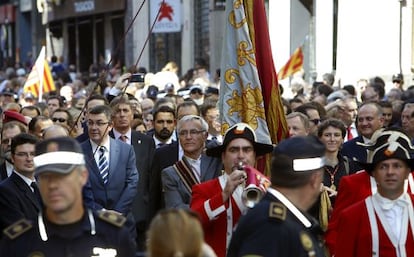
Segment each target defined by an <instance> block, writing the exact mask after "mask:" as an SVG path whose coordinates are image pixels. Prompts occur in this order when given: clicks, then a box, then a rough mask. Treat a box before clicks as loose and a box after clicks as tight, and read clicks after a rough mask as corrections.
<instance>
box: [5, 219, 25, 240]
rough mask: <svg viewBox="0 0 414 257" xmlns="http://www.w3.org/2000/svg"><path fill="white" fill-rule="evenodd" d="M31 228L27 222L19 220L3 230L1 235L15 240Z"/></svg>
mask: <svg viewBox="0 0 414 257" xmlns="http://www.w3.org/2000/svg"><path fill="white" fill-rule="evenodd" d="M31 228H32V223H31V222H30V221H29V220H26V219H21V220H19V221H16V222H15V223H13V224H11V225H10V226H8V227H7V228H5V229H4V230H3V233H4V234H5V235H6V236H7V237H8V238H10V239H15V238H17V237H18V236H20V235H22V234H23V233H25V232H26V231H28V230H29V229H31Z"/></svg>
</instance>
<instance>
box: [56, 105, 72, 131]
mask: <svg viewBox="0 0 414 257" xmlns="http://www.w3.org/2000/svg"><path fill="white" fill-rule="evenodd" d="M51 119H52V121H53V123H55V124H56V123H57V124H60V125H66V126H67V127H68V128H72V126H73V120H72V115H71V114H70V112H69V111H68V110H66V109H63V108H59V109H57V110H56V111H54V112H53V114H52V118H51Z"/></svg>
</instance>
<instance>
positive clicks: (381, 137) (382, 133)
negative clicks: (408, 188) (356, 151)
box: [358, 128, 414, 173]
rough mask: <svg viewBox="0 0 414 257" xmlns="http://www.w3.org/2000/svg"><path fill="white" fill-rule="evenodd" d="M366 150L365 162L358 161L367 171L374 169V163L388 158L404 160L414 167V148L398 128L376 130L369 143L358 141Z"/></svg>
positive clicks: (411, 167)
mask: <svg viewBox="0 0 414 257" xmlns="http://www.w3.org/2000/svg"><path fill="white" fill-rule="evenodd" d="M358 144H359V145H361V146H363V147H365V148H366V149H367V150H368V153H367V160H366V162H362V161H361V160H358V163H359V164H360V165H361V166H362V167H363V168H364V169H365V170H366V171H367V172H368V173H371V172H372V171H373V170H374V169H375V165H377V164H378V163H380V162H381V161H385V160H388V159H399V160H403V161H405V162H406V163H407V164H408V166H409V167H410V169H411V170H413V169H414V160H413V159H412V156H413V155H414V148H413V146H412V144H411V140H410V138H409V137H408V136H407V135H406V134H405V133H404V132H403V131H402V130H400V129H397V128H390V129H385V130H383V129H381V130H378V131H376V132H375V133H374V135H372V138H371V142H370V143H369V144H362V143H358Z"/></svg>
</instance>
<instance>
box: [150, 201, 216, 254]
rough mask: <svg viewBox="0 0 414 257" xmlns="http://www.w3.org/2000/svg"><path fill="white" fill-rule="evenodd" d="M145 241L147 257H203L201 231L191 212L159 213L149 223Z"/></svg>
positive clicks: (167, 211)
mask: <svg viewBox="0 0 414 257" xmlns="http://www.w3.org/2000/svg"><path fill="white" fill-rule="evenodd" d="M147 239H148V241H147V244H148V245H147V246H148V247H147V251H148V254H147V256H148V257H202V256H205V247H206V246H204V234H203V229H202V227H201V224H200V221H199V219H198V217H197V214H195V213H193V212H189V211H186V210H181V209H169V210H164V211H161V212H159V213H158V214H157V216H155V218H154V219H153V220H152V222H151V225H150V227H149V230H148V238H147ZM210 256H211V255H210Z"/></svg>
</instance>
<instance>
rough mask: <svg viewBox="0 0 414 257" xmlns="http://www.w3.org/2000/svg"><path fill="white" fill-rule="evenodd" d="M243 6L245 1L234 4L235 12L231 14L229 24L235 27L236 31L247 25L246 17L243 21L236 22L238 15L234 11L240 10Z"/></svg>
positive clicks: (241, 0)
mask: <svg viewBox="0 0 414 257" xmlns="http://www.w3.org/2000/svg"><path fill="white" fill-rule="evenodd" d="M241 6H243V0H238V1H235V2H234V3H233V10H232V11H230V13H229V23H230V25H231V26H233V27H234V28H235V29H239V28H241V27H243V25H244V24H245V23H246V17H243V19H241V21H239V22H237V20H236V14H235V11H234V9H239V8H240V7H241Z"/></svg>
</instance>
